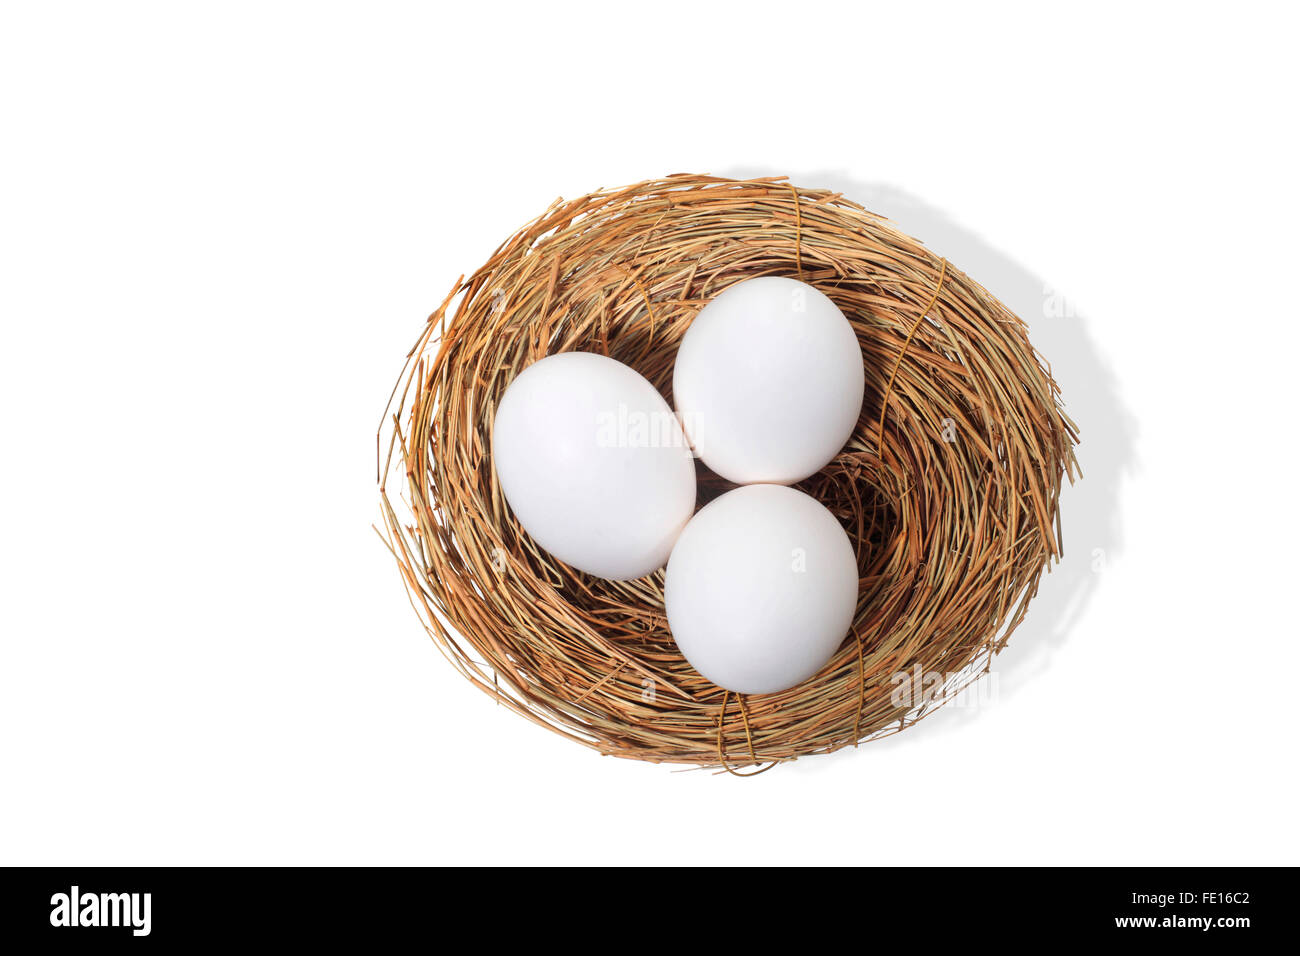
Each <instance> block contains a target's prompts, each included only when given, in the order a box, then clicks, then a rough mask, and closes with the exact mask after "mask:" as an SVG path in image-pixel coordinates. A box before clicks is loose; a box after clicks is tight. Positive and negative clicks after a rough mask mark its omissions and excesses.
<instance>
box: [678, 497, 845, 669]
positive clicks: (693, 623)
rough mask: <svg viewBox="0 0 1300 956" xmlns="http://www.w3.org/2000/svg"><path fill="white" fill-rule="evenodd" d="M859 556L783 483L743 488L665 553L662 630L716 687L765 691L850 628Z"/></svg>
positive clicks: (816, 660) (825, 514) (811, 662)
mask: <svg viewBox="0 0 1300 956" xmlns="http://www.w3.org/2000/svg"><path fill="white" fill-rule="evenodd" d="M857 602H858V562H857V559H856V557H855V555H854V551H853V545H852V544H850V543H849V538H848V535H847V534H845V533H844V529H843V528H842V527H841V526H840V523H839V522H838V521H836V520H835V516H834V515H832V514H831V513H830V512H829V511H827V510H826V508H825V507H824V506H823V505H822V504H821V503H820V502H819V501H817V500H816V499H814V498H810V497H809V496H808V495H805V494H804V493H803V492H802V491H798V490H796V489H794V488H789V487H785V486H783V485H747V486H745V487H742V488H737V489H735V490H734V491H729V492H727V493H726V494H724V495H722V496H721V497H719V498H717V499H715V500H714V501H712V502H710V503H709V504H707V505H705V506H704V507H703V508H701V509H700V511H699V513H698V514H696V515H695V517H694V518H692V519H691V520H690V522H689V523H687V525H686V528H685V530H683V531H682V534H681V537H679V538H678V539H677V544H676V546H675V547H674V548H673V553H672V556H671V557H670V558H669V559H668V571H667V573H666V575H665V581H664V603H665V605H666V610H667V614H668V628H669V630H670V631H672V635H673V639H674V640H675V641H676V642H677V646H678V647H679V648H680V649H681V652H682V654H683V655H685V657H686V659H687V660H688V661H690V662H691V664H692V665H693V666H694V667H695V669H696V670H697V671H699V672H700V673H701V674H703V675H704V676H705V677H707V678H708V679H709V680H711V681H713V682H714V683H715V684H717V685H718V686H719V687H724V688H726V689H727V690H733V691H736V692H738V693H742V694H768V693H774V692H776V691H779V690H785V689H786V688H788V687H793V686H794V685H795V684H799V683H802V682H803V681H805V680H807V679H808V678H809V677H812V676H813V675H814V674H816V673H817V672H818V671H819V670H821V669H822V667H823V666H825V664H826V662H827V661H828V660H830V658H831V656H832V655H833V654H834V653H835V650H836V649H837V648H838V647H839V646H840V643H841V642H842V641H843V640H844V637H845V635H846V634H848V631H849V628H850V627H851V626H852V624H853V615H854V613H855V611H856V608H857Z"/></svg>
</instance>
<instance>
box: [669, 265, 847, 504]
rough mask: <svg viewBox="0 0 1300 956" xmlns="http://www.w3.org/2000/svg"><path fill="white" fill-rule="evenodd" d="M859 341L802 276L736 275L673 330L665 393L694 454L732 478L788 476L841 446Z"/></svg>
mask: <svg viewBox="0 0 1300 956" xmlns="http://www.w3.org/2000/svg"><path fill="white" fill-rule="evenodd" d="M864 384H865V377H864V375H863V368H862V349H861V347H860V346H859V345H858V339H857V335H856V334H855V333H854V331H853V327H852V326H851V325H850V324H849V321H848V319H846V318H845V317H844V313H843V312H841V311H840V310H839V308H838V307H837V306H836V305H835V303H834V302H832V301H831V300H830V299H828V298H827V297H826V296H825V295H823V294H822V293H821V292H819V291H818V290H817V289H814V288H813V287H812V286H810V285H808V284H806V283H803V282H798V281H796V280H794V279H786V278H782V277H780V276H762V277H760V278H757V279H746V280H744V281H741V282H737V283H736V284H735V285H732V286H728V287H727V288H726V289H724V290H723V291H722V292H721V293H719V294H718V296H717V297H716V298H714V299H713V301H711V302H710V303H708V304H707V305H706V306H705V307H704V308H703V309H701V310H700V312H699V314H698V315H696V316H695V321H694V322H692V323H691V326H690V328H688V329H687V330H686V334H685V335H684V336H683V337H682V341H681V345H680V347H679V348H678V350H677V364H676V367H675V368H674V370H673V399H674V402H675V404H676V406H677V411H678V412H679V413H680V415H681V418H682V424H683V425H684V426H685V428H686V434H687V435H688V436H689V437H690V439H691V443H692V444H693V445H694V446H695V451H696V454H698V455H699V456H700V458H702V459H703V460H704V463H705V464H706V465H708V466H709V467H710V468H712V469H713V470H714V471H715V472H717V473H718V474H719V475H721V476H722V477H724V478H727V479H729V480H731V481H734V482H737V483H739V484H748V483H751V482H759V481H763V482H776V483H778V484H783V485H788V484H793V483H794V482H796V481H801V480H802V479H804V478H807V477H808V476H809V475H812V474H815V473H816V472H818V471H820V470H821V469H822V468H823V467H824V466H825V465H826V464H827V463H828V462H829V461H830V460H831V459H832V458H834V457H835V456H836V455H837V454H838V453H839V452H840V450H841V449H842V448H843V447H844V443H845V442H846V441H848V439H849V436H850V435H852V434H853V429H854V427H855V426H856V425H857V421H858V415H859V414H860V413H861V411H862V395H863V388H864Z"/></svg>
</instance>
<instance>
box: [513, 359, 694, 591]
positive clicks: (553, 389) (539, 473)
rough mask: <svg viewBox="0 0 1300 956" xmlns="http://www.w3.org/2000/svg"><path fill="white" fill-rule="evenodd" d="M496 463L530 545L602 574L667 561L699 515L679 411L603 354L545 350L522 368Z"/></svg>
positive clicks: (625, 574) (623, 575)
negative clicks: (694, 516) (688, 524)
mask: <svg viewBox="0 0 1300 956" xmlns="http://www.w3.org/2000/svg"><path fill="white" fill-rule="evenodd" d="M492 462H493V466H494V467H495V469H496V474H497V480H498V481H500V483H501V490H502V492H504V494H505V497H506V501H507V502H508V503H509V505H510V508H511V510H513V511H514V513H515V517H517V518H518V519H519V523H520V524H522V525H523V527H524V530H525V531H527V532H528V533H529V534H530V535H531V536H532V537H533V540H535V541H536V542H537V543H538V544H539V545H541V546H542V548H544V549H545V550H547V551H549V552H550V553H551V554H553V555H555V557H557V558H559V559H560V560H561V561H565V562H567V563H568V564H571V565H572V566H573V567H575V568H577V569H578V570H580V571H586V572H588V573H589V574H594V575H597V576H599V577H603V578H612V579H613V580H616V581H623V580H628V579H631V578H639V577H641V576H642V575H645V574H650V573H651V572H653V571H655V570H656V569H658V568H660V567H662V566H663V563H664V561H666V560H667V559H668V554H669V552H670V551H671V550H672V547H673V543H674V542H675V541H676V540H677V535H678V534H679V533H680V532H681V530H682V527H683V526H684V525H685V524H686V522H687V520H688V519H689V518H690V516H691V512H692V511H694V510H695V463H694V460H693V458H692V456H691V452H690V447H689V446H688V445H687V443H686V438H685V436H684V435H683V433H682V430H681V426H680V425H679V423H678V421H677V418H676V417H675V416H674V414H673V411H672V409H671V408H669V407H668V403H667V402H665V401H664V399H663V397H662V396H661V395H660V394H659V392H658V391H657V390H656V389H655V387H654V386H653V385H651V384H650V383H649V382H648V381H647V380H646V379H645V378H643V377H642V376H641V375H640V374H638V373H637V372H636V371H634V370H633V369H631V368H628V367H627V366H626V365H624V364H622V363H621V362H616V361H614V360H613V359H611V358H607V357H605V356H603V355H594V354H591V353H589V352H564V353H561V354H559V355H549V356H547V357H546V358H544V359H541V360H540V361H538V362H535V363H533V364H532V365H530V366H528V368H526V369H524V370H523V371H522V372H520V373H519V375H518V376H516V377H515V379H514V381H512V382H511V383H510V385H509V386H508V387H507V388H506V391H505V394H504V395H502V396H501V402H500V405H499V406H498V407H497V413H496V419H495V421H494V422H493V426H492Z"/></svg>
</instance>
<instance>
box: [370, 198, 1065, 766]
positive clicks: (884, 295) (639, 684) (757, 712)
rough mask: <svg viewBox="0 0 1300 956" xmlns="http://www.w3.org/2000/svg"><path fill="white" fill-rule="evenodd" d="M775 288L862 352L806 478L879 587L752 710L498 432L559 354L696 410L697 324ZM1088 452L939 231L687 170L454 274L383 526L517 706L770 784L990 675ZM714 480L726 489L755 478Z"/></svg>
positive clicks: (1015, 323)
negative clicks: (552, 505) (821, 308)
mask: <svg viewBox="0 0 1300 956" xmlns="http://www.w3.org/2000/svg"><path fill="white" fill-rule="evenodd" d="M762 275H780V276H789V277H791V278H797V279H801V280H803V281H805V282H808V283H810V284H812V285H813V286H815V287H817V288H818V289H820V290H821V291H822V292H824V293H825V294H826V295H827V296H829V297H830V298H831V299H832V300H833V301H834V302H835V304H836V305H837V306H839V308H840V309H841V310H842V311H843V312H844V314H845V316H847V317H848V319H849V321H850V322H851V323H852V325H853V328H854V330H855V332H856V333H857V337H858V342H859V344H860V345H861V347H862V355H863V360H864V362H865V372H866V399H865V401H864V404H863V408H862V412H861V415H860V417H859V419H858V424H857V427H856V430H855V431H854V433H853V436H852V438H851V439H850V440H849V442H848V444H847V445H846V446H845V447H844V449H843V451H842V452H841V453H840V454H839V455H838V456H837V457H836V458H835V459H834V460H833V461H832V462H831V463H830V464H829V465H827V466H826V467H825V468H824V469H822V470H821V471H820V472H819V473H818V474H816V475H814V476H812V477H811V478H808V479H807V480H805V481H803V482H800V483H799V485H798V486H797V487H799V488H801V489H802V490H803V491H805V492H807V493H808V494H810V495H812V496H813V497H814V498H816V499H817V500H819V501H821V502H822V503H823V504H825V505H826V507H827V508H829V509H830V510H831V512H832V513H833V514H834V515H835V516H836V517H837V518H838V519H839V520H840V522H841V523H842V524H843V526H844V529H845V530H846V532H847V533H848V535H849V538H850V540H851V541H852V542H853V544H854V546H855V548H856V551H857V559H858V568H859V577H860V582H859V592H858V603H857V612H856V615H855V617H854V621H853V627H852V630H851V632H850V634H849V635H848V637H847V638H846V639H845V641H844V642H843V644H842V645H841V646H840V648H839V649H838V651H837V652H836V653H835V655H834V657H833V658H832V659H831V660H830V662H829V663H828V664H827V665H826V666H825V667H824V668H822V670H821V671H820V672H819V673H818V674H817V675H816V676H814V677H813V678H811V679H809V680H807V681H805V682H804V683H802V684H799V685H798V686H796V687H793V688H791V689H789V690H786V691H782V692H780V693H774V694H764V695H760V696H749V697H738V696H737V695H735V694H730V693H728V692H726V691H724V690H723V689H722V688H720V687H718V686H716V685H715V684H713V683H711V682H710V681H709V680H707V679H705V678H704V677H702V676H700V674H699V673H697V672H696V671H695V669H694V668H693V667H692V666H691V665H690V664H689V663H688V662H687V661H686V660H685V658H683V656H682V655H681V653H680V652H679V651H678V649H677V646H676V645H675V644H674V643H673V638H672V635H671V634H670V633H669V630H668V626H667V621H666V619H665V616H664V599H663V572H662V571H659V572H656V573H655V574H653V575H650V576H648V577H644V578H640V579H638V580H634V581H608V580H603V579H600V578H596V577H593V576H591V575H589V574H585V573H583V572H580V571H577V570H575V569H574V568H571V567H569V566H568V565H566V564H564V563H562V562H561V561H559V560H557V559H555V558H554V557H552V556H551V555H549V554H547V553H546V552H544V551H542V550H541V549H540V548H539V547H538V546H537V545H536V543H534V542H533V541H532V540H531V539H530V537H529V536H528V534H527V533H526V532H525V531H524V530H523V529H522V527H521V526H520V524H519V522H518V521H517V520H516V519H515V517H514V515H513V514H512V513H511V511H510V509H509V508H508V507H507V505H506V502H505V500H504V498H503V496H502V493H501V488H500V485H499V484H498V482H497V480H496V476H495V474H494V472H493V468H492V459H491V454H490V448H491V441H490V437H491V433H492V422H493V416H494V414H495V411H496V407H497V403H498V402H499V401H500V398H501V395H502V393H503V392H504V391H505V389H506V386H507V385H509V384H510V382H511V380H512V379H513V378H514V377H515V376H516V375H517V374H518V373H519V372H520V371H521V370H522V369H524V368H525V367H527V366H528V365H529V364H530V363H532V362H535V361H537V360H538V359H540V358H542V357H543V356H545V355H550V354H553V353H556V352H566V351H575V350H578V351H589V352H598V353H601V354H604V355H608V356H610V357H612V358H615V359H617V360H619V361H621V362H624V363H626V364H627V365H630V366H631V367H632V368H634V369H636V370H637V371H638V372H640V373H641V374H642V375H644V376H645V377H646V378H648V379H649V380H650V381H651V382H652V383H654V385H655V386H656V387H657V388H658V389H659V390H660V391H661V392H662V393H663V394H664V396H665V397H666V398H668V400H669V401H670V403H671V400H672V395H671V389H672V377H673V376H672V371H673V360H674V357H675V356H676V353H677V346H678V343H679V342H680V341H681V338H682V335H683V333H684V332H685V331H686V329H687V328H688V327H689V326H690V324H691V321H692V319H693V318H694V316H695V315H696V313H697V312H698V311H699V310H700V308H701V307H703V306H704V305H705V303H707V302H709V301H710V300H711V299H712V298H713V297H714V296H716V295H717V294H718V293H719V292H721V291H722V290H723V289H725V288H727V287H728V286H729V285H731V284H732V283H734V282H737V281H739V280H741V279H748V278H752V277H754V276H762ZM1076 442H1077V434H1076V428H1075V426H1074V424H1073V423H1072V422H1071V421H1070V419H1069V418H1068V417H1067V416H1066V415H1065V413H1064V412H1063V410H1062V408H1061V403H1060V396H1059V390H1058V388H1057V386H1056V383H1055V382H1054V381H1053V380H1052V377H1051V375H1050V373H1049V371H1048V370H1047V367H1046V363H1045V362H1044V361H1043V360H1042V359H1041V358H1040V357H1039V356H1038V354H1037V353H1036V352H1035V351H1034V348H1033V346H1032V345H1030V343H1029V339H1028V337H1027V335H1026V327H1025V324H1024V323H1023V322H1022V321H1021V320H1020V319H1019V318H1017V317H1016V316H1015V315H1013V314H1012V313H1011V312H1010V311H1008V310H1007V308H1006V307H1005V306H1003V305H1002V304H1001V303H1000V302H998V301H997V300H996V299H995V298H993V296H991V295H990V294H989V293H988V292H987V291H985V290H984V288H983V287H981V286H980V285H978V284H977V283H976V282H974V281H973V280H971V279H970V278H968V277H967V276H965V275H964V274H962V273H961V272H960V271H958V270H957V269H955V268H954V267H952V266H951V265H949V264H948V263H947V262H946V261H945V260H943V259H941V258H940V257H938V256H936V255H935V254H934V253H932V252H930V251H929V250H927V249H926V248H925V247H924V246H923V245H922V244H921V243H920V242H918V241H916V240H915V239H912V238H910V237H908V236H906V235H904V234H903V233H901V232H899V231H898V230H897V229H895V228H894V227H893V226H892V225H891V224H890V223H888V222H887V221H886V220H884V219H882V218H881V217H879V216H876V215H874V214H872V213H870V212H868V211H867V210H866V209H864V208H863V207H862V206H860V205H858V204H856V203H854V202H852V201H850V200H848V199H846V198H844V197H843V196H841V195H839V194H838V193H835V192H832V191H829V190H825V189H808V188H803V187H799V186H795V185H792V184H789V183H787V182H785V181H784V179H783V178H770V179H757V180H747V181H737V180H730V179H722V178H717V177H712V176H693V175H678V176H672V177H669V178H667V179H662V180H654V181H649V182H643V183H638V184H636V185H634V186H629V187H627V188H624V189H606V190H600V191H598V192H594V193H591V194H590V195H586V196H582V197H581V198H578V199H574V200H568V201H564V200H557V201H556V202H555V203H554V204H553V205H552V206H551V207H550V208H549V209H547V210H546V212H545V213H543V214H542V215H541V216H539V217H538V218H536V219H534V220H533V221H532V222H530V223H528V224H527V225H526V226H524V227H523V228H522V229H521V230H520V231H519V232H517V233H516V234H515V235H513V236H512V237H511V238H510V239H508V240H507V241H506V242H505V243H504V244H503V245H502V246H501V247H500V248H498V249H497V251H496V252H495V253H494V254H493V255H492V256H491V257H490V258H489V259H488V261H487V262H486V263H485V264H484V265H483V266H482V267H481V268H480V269H478V271H476V272H475V273H474V274H473V275H472V276H470V277H469V278H468V279H462V280H459V281H457V282H456V284H455V285H454V286H453V288H452V290H451V292H450V294H449V295H448V296H447V298H446V300H444V301H443V303H442V305H441V306H439V308H438V309H437V310H436V311H435V312H434V313H433V314H432V315H431V316H430V317H429V319H428V322H427V324H426V326H425V328H424V330H423V332H422V334H421V335H420V338H419V340H418V341H417V342H416V344H415V346H414V347H413V348H412V349H411V351H410V353H409V354H408V356H407V363H406V366H405V367H404V368H403V371H402V374H401V376H400V377H399V380H398V383H397V385H396V387H395V388H394V392H393V396H392V398H391V399H390V403H389V408H388V409H387V410H386V412H385V415H384V420H383V424H382V425H381V428H380V435H379V447H378V451H379V486H380V492H381V495H380V497H381V509H382V512H383V518H384V524H385V527H386V533H385V534H384V537H385V540H386V542H387V544H388V546H389V548H390V549H391V551H392V553H393V555H394V557H395V558H396V559H397V564H398V567H399V569H400V571H401V574H402V577H403V579H404V581H405V584H406V587H407V590H408V593H409V595H410V597H411V599H412V602H413V604H414V606H415V608H416V611H417V612H418V614H419V615H420V616H421V618H422V620H423V623H424V625H425V627H426V629H427V630H428V632H429V634H430V636H431V637H432V638H433V639H434V642H435V643H436V645H437V646H438V647H439V648H440V649H441V650H442V651H443V653H444V655H445V656H446V657H447V659H448V660H449V661H450V662H451V663H452V664H453V665H454V666H455V667H456V668H457V669H458V670H459V671H460V672H461V673H462V674H463V675H464V676H465V677H466V678H468V679H469V680H470V681H471V682H472V683H473V684H474V685H475V686H476V687H478V688H479V689H480V690H482V691H484V692H485V693H487V694H489V695H491V696H492V697H494V698H495V699H496V700H497V701H498V702H499V703H501V704H502V705H504V706H506V707H508V708H510V709H511V710H514V711H516V712H517V713H519V714H522V715H524V716H526V717H528V718H530V719H532V720H534V721H536V722H537V723H539V724H542V725H543V726H545V727H547V728H549V729H551V730H553V731H555V732H557V733H559V734H562V735H564V736H566V737H568V738H570V739H572V740H575V741H577V742H579V743H582V744H586V745H587V746H589V747H592V748H594V749H596V750H598V751H600V752H601V753H603V754H611V755H614V756H618V757H632V758H636V759H639V760H649V761H657V762H658V761H663V762H673V763H686V764H696V765H700V766H707V767H722V768H726V769H728V770H731V771H732V772H753V770H741V769H739V768H760V767H761V768H764V769H766V768H767V767H768V766H771V765H775V763H778V762H781V761H787V760H793V759H795V758H797V757H802V756H805V755H809V754H818V753H828V752H832V751H835V750H838V749H840V748H843V747H846V746H851V745H857V744H858V743H860V742H862V741H865V740H869V739H874V738H877V737H881V736H885V735H887V734H890V733H895V732H897V731H899V730H902V729H904V728H906V727H908V726H910V725H911V724H912V723H914V722H915V721H916V720H918V719H920V718H921V717H923V716H925V715H926V714H928V713H930V712H932V711H933V710H934V709H935V708H936V707H937V706H939V705H941V704H942V703H944V702H945V701H947V700H950V699H951V698H952V697H953V696H955V695H956V694H957V693H959V692H960V691H961V690H962V689H963V688H965V686H966V685H967V684H968V683H969V682H970V681H973V680H975V679H977V678H978V677H979V676H980V675H982V674H983V673H985V672H987V671H988V670H989V668H990V665H991V662H992V659H993V657H994V656H995V655H997V654H998V653H999V652H1000V651H1001V650H1002V649H1003V648H1004V647H1006V645H1007V641H1008V639H1009V637H1010V635H1011V633H1012V631H1014V630H1015V628H1016V627H1017V626H1018V625H1019V624H1020V623H1021V621H1022V620H1023V618H1024V616H1025V612H1026V609H1027V607H1028V605H1029V602H1030V600H1031V599H1032V598H1033V597H1034V595H1035V593H1036V592H1037V590H1038V584H1039V578H1040V575H1041V574H1042V572H1043V571H1044V569H1045V568H1047V567H1048V566H1049V565H1050V563H1051V562H1052V560H1053V559H1058V560H1059V558H1060V555H1061V535H1060V517H1059V508H1058V501H1059V496H1060V491H1061V487H1062V482H1063V479H1064V478H1066V477H1068V478H1069V479H1070V480H1071V481H1073V480H1074V478H1075V477H1076V474H1077V464H1076V462H1075V457H1074V445H1075V443H1076ZM697 469H698V472H699V474H698V477H699V488H700V504H703V503H705V502H707V501H708V500H710V499H711V498H713V497H716V496H717V495H719V494H721V493H722V492H724V491H727V490H729V489H730V488H731V487H733V486H732V485H730V484H729V483H728V482H726V481H724V480H723V479H721V478H719V477H718V476H716V475H714V474H712V473H711V472H709V471H708V470H707V469H705V468H704V467H703V465H701V464H697Z"/></svg>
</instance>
